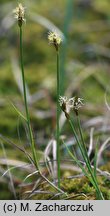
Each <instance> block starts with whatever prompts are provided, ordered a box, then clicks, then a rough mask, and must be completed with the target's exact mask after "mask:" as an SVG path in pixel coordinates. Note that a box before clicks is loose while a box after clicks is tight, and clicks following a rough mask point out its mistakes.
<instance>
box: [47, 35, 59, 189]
mask: <svg viewBox="0 0 110 216" xmlns="http://www.w3.org/2000/svg"><path fill="white" fill-rule="evenodd" d="M48 40H49V43H51V44H53V45H54V47H55V50H56V64H57V118H56V125H57V128H56V140H57V175H58V188H60V128H59V117H60V106H59V96H60V65H59V46H60V44H61V42H62V39H61V37H60V35H58V33H57V32H56V31H53V32H49V35H48Z"/></svg>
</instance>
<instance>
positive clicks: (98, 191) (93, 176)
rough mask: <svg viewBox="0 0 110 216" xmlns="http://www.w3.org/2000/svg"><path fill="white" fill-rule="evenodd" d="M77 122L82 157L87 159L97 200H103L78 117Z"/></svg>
mask: <svg viewBox="0 0 110 216" xmlns="http://www.w3.org/2000/svg"><path fill="white" fill-rule="evenodd" d="M77 122H78V128H79V133H80V136H81V141H82V145H83V149H84V155H85V157H86V159H87V162H88V170H89V172H90V174H91V176H92V179H93V181H94V183H95V188H96V191H97V193H98V196H99V198H100V199H104V198H103V195H102V193H101V191H100V189H99V186H98V182H97V178H96V177H95V175H94V172H93V170H92V167H91V163H90V159H89V157H88V153H87V149H86V145H85V142H84V138H83V132H82V128H81V123H80V118H79V115H78V116H77Z"/></svg>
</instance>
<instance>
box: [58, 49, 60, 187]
mask: <svg viewBox="0 0 110 216" xmlns="http://www.w3.org/2000/svg"><path fill="white" fill-rule="evenodd" d="M59 96H60V71H59V50H57V175H58V187H59V188H60V139H59V136H60V128H59V116H60V106H59Z"/></svg>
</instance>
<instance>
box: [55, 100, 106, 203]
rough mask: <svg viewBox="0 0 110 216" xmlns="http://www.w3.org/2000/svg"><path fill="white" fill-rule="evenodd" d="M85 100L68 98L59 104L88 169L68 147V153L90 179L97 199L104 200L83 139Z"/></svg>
mask: <svg viewBox="0 0 110 216" xmlns="http://www.w3.org/2000/svg"><path fill="white" fill-rule="evenodd" d="M82 101H83V99H81V98H78V97H73V98H70V99H67V97H61V96H60V98H59V103H60V107H61V109H62V110H63V112H64V113H65V116H66V119H67V120H68V123H69V125H70V127H71V129H72V132H73V135H74V137H75V139H76V143H77V145H78V147H79V149H80V152H81V155H82V157H83V160H84V162H85V164H86V168H84V167H83V166H82V164H81V163H80V161H79V160H78V159H77V158H76V157H75V156H74V155H73V154H72V152H70V150H69V148H68V147H67V146H66V148H67V151H68V153H69V155H70V156H71V157H72V158H73V160H74V161H75V162H76V163H77V165H78V166H79V167H80V168H81V169H82V172H83V173H84V175H85V176H87V177H88V179H89V180H90V182H91V183H92V185H93V187H94V188H95V190H96V195H97V198H98V199H99V200H103V199H104V197H103V194H102V192H101V190H100V188H99V185H98V182H97V176H96V171H95V172H94V170H93V169H92V166H91V163H90V159H89V156H88V152H87V148H86V144H85V141H84V137H83V132H82V128H81V123H80V118H79V108H80V107H81V106H82V105H83V102H82ZM71 109H73V110H74V113H75V115H76V118H77V124H78V131H79V135H80V138H79V136H78V133H77V131H76V128H75V125H74V122H73V121H72V119H71V117H70V114H69V111H70V110H71Z"/></svg>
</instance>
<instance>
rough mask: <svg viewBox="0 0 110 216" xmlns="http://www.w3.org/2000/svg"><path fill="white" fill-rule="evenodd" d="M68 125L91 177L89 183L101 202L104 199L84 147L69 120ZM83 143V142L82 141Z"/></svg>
mask: <svg viewBox="0 0 110 216" xmlns="http://www.w3.org/2000/svg"><path fill="white" fill-rule="evenodd" d="M69 124H70V126H71V128H72V131H73V133H74V136H75V139H76V142H77V143H78V146H79V148H80V151H81V154H82V156H83V159H84V161H85V163H86V165H87V168H88V171H89V173H90V175H91V177H92V182H91V183H92V184H93V186H94V188H95V189H96V192H97V195H98V197H99V199H101V200H102V199H104V198H103V195H102V193H101V191H100V189H99V187H98V183H97V181H96V179H95V176H94V174H93V172H92V168H91V164H90V161H89V158H88V155H87V150H86V147H84V146H83V145H82V144H81V143H80V141H79V138H78V136H77V133H76V131H75V128H74V125H73V123H72V121H71V119H69ZM80 132H82V131H81V128H80ZM80 135H81V137H82V134H80ZM83 142H84V140H83ZM83 144H84V143H83Z"/></svg>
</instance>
